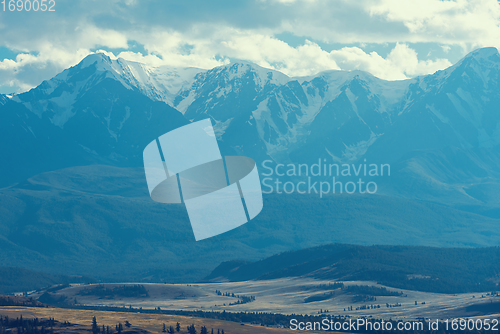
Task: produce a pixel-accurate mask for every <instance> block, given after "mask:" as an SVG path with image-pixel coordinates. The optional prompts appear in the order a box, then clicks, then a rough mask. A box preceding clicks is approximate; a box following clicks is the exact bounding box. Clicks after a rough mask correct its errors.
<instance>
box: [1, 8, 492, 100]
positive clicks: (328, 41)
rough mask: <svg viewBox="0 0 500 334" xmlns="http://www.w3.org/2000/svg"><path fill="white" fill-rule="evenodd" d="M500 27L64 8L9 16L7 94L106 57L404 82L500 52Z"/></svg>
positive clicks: (404, 15) (366, 11) (361, 15)
mask: <svg viewBox="0 0 500 334" xmlns="http://www.w3.org/2000/svg"><path fill="white" fill-rule="evenodd" d="M499 19H500V5H499V4H498V2H497V1H496V0H470V1H464V0H456V1H440V0H422V1H419V2H415V1H410V0H359V1H347V0H243V1H234V0H217V1H210V2H208V1H206V0H189V1H176V2H173V1H159V0H141V1H138V0H111V1H98V0H72V1H63V0H61V1H58V2H57V8H56V12H51V13H16V15H13V13H7V12H0V35H1V36H2V39H1V41H0V46H3V47H6V48H8V49H10V50H13V51H15V52H17V53H19V56H18V58H16V59H11V60H3V61H2V62H0V76H1V78H2V82H0V85H4V86H5V85H7V86H8V88H9V87H17V88H15V89H16V90H18V91H19V90H23V89H26V87H33V86H35V85H38V84H39V83H40V82H41V81H42V80H43V79H48V78H50V77H51V76H53V75H55V74H57V73H58V72H60V71H61V70H63V69H64V68H66V67H69V66H72V65H75V64H76V63H77V62H78V61H80V60H81V59H82V58H83V57H84V56H85V55H87V54H89V53H91V52H92V51H96V50H105V51H108V52H111V53H113V54H116V55H117V56H120V57H123V58H125V59H129V60H135V61H140V62H145V63H147V64H150V65H153V66H160V65H170V66H182V67H184V66H195V67H201V68H212V67H214V66H217V65H221V64H225V63H227V62H229V61H230V60H234V59H242V60H248V61H252V62H255V63H257V64H259V65H261V66H264V67H271V68H274V69H277V70H280V71H282V72H284V73H286V74H288V75H290V76H302V75H310V74H314V73H317V72H319V71H323V70H329V69H348V70H350V69H360V70H365V71H368V72H370V73H372V74H374V75H376V76H378V77H381V78H384V79H403V78H407V77H411V76H415V75H421V74H427V73H432V72H434V71H435V70H438V69H442V68H445V67H446V66H448V65H450V64H451V62H450V59H453V61H456V60H457V59H458V58H459V57H461V56H463V55H464V53H465V52H468V51H470V50H471V49H473V48H476V47H482V46H497V47H500V27H499V25H498V20H499ZM284 33H287V34H289V35H290V36H295V37H297V39H298V40H301V41H302V42H298V43H296V44H294V45H290V44H289V43H287V42H285V41H284V40H283V39H281V38H279V37H278V36H281V35H282V34H284ZM415 43H417V44H415ZM418 43H420V44H422V45H431V44H432V45H434V46H435V48H434V49H433V50H434V51H433V52H429V50H427V51H425V52H423V51H422V52H421V51H419V50H418V45H419V44H418ZM133 44H138V45H140V46H141V48H142V49H141V50H136V49H134V48H133V47H132V45H133ZM373 45H391V47H390V48H387V47H386V48H387V49H388V50H387V52H381V51H380V50H377V51H378V52H376V51H374V48H373ZM458 46H460V48H461V49H460V48H458ZM370 48H371V49H370ZM391 48H392V50H391ZM457 49H458V50H461V51H459V52H458V54H457V51H456V50H457ZM435 50H438V51H435ZM417 51H418V52H417ZM0 60H1V59H0ZM0 89H1V88H0ZM9 89H10V88H9ZM2 91H5V89H2Z"/></svg>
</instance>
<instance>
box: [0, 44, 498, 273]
mask: <svg viewBox="0 0 500 334" xmlns="http://www.w3.org/2000/svg"><path fill="white" fill-rule="evenodd" d="M499 74H500V55H499V53H498V51H497V49H495V48H484V49H478V50H475V51H473V52H471V53H470V54H468V55H467V56H466V57H464V58H463V59H462V60H460V61H459V62H458V63H457V64H455V65H453V66H451V67H449V68H447V69H445V70H443V71H438V72H436V73H434V74H431V75H426V76H420V77H416V78H413V79H408V80H402V81H385V80H381V79H378V78H376V77H374V76H372V75H370V74H368V73H366V72H362V71H350V72H347V71H326V72H321V73H318V74H317V75H314V76H310V77H298V78H294V77H288V76H286V75H284V74H282V73H280V72H278V71H274V70H271V69H265V68H262V67H260V66H258V65H255V64H252V63H248V62H235V63H230V64H227V65H224V66H220V67H216V68H213V69H210V70H204V69H197V68H172V67H165V66H164V67H151V66H148V65H145V64H140V63H136V62H132V61H127V60H124V59H121V58H118V59H110V58H109V57H107V56H106V55H104V54H92V55H89V56H87V57H86V58H85V59H83V60H82V61H81V62H80V63H79V64H77V65H76V66H74V67H71V68H68V69H66V70H64V71H63V72H61V73H60V74H58V75H56V76H55V77H54V78H52V79H50V80H47V81H44V82H43V83H42V84H40V85H39V86H38V87H36V88H33V89H31V90H30V91H28V92H25V93H21V94H16V95H0V140H1V142H2V143H3V144H2V145H1V146H0V154H1V156H2V157H3V159H2V160H3V162H4V163H3V164H2V165H1V166H0V187H2V188H0V198H1V200H0V217H1V220H0V249H1V250H2V251H1V252H0V260H1V263H2V265H8V266H20V267H24V268H27V269H34V270H44V269H46V270H48V271H50V272H51V273H52V272H53V273H56V274H67V275H78V274H82V273H84V274H85V275H88V276H92V277H96V278H103V279H113V280H120V279H141V280H160V279H164V280H168V281H179V280H193V279H200V278H202V277H204V276H206V275H207V274H208V273H209V272H210V270H211V269H213V268H214V267H215V266H216V265H217V264H219V263H220V262H222V261H226V260H230V259H233V258H242V259H245V260H258V259H260V258H263V257H266V256H270V255H273V254H275V253H278V252H282V251H287V250H291V249H299V248H304V247H310V246H317V245H321V244H325V243H331V242H339V241H342V242H344V243H353V244H363V245H372V244H391V245H395V244H411V245H428V246H467V247H470V246H472V247H477V246H496V245H498V244H499V242H498V240H500V239H498V233H499V230H498V228H497V226H498V224H499V223H500V197H499V196H498V189H500V167H499V166H500V111H499V110H500V109H499V108H498V105H499V104H498V102H500V90H499V89H498V88H499ZM205 118H210V119H211V120H212V123H213V125H214V130H215V134H216V137H217V140H218V142H219V145H220V149H221V152H222V154H223V155H245V156H249V157H251V158H253V159H254V160H255V161H257V164H258V166H259V167H260V164H261V163H262V162H263V161H265V160H269V161H271V165H273V166H276V165H277V164H309V165H311V164H314V163H318V160H321V161H325V162H327V163H335V164H354V165H356V164H365V163H366V164H372V163H373V164H389V165H390V166H391V175H390V176H388V177H384V178H380V179H377V182H378V184H379V192H378V194H376V195H365V196H362V195H359V194H355V195H346V194H344V195H342V196H340V195H339V196H337V195H335V196H334V195H332V196H328V197H327V198H319V197H318V196H317V195H316V196H315V195H310V196H309V195H308V196H305V195H304V196H302V195H298V194H293V195H286V194H284V195H283V194H282V195H280V194H270V195H266V196H265V198H264V200H265V205H264V210H263V212H262V213H261V215H259V216H258V217H257V218H256V219H255V220H254V221H252V222H250V223H248V224H246V225H243V226H242V227H240V228H238V229H236V230H234V231H231V232H228V233H226V234H224V235H222V236H220V237H216V238H213V240H208V241H206V242H201V243H195V242H194V241H193V237H192V231H191V230H190V227H189V222H188V219H187V215H186V213H185V211H184V210H183V208H182V207H181V206H179V205H163V204H162V205H160V204H158V203H154V202H152V201H151V199H150V198H149V196H148V192H147V185H146V181H145V177H144V173H143V169H142V151H143V149H144V147H145V146H146V145H147V144H148V143H149V142H151V141H152V140H154V139H155V138H157V137H158V136H160V135H162V134H164V133H166V132H168V131H170V130H173V129H175V128H178V127H180V126H182V125H185V124H188V123H189V122H193V121H196V120H201V119H205ZM260 172H261V173H262V170H260ZM89 271H95V273H93V274H89V273H88V272H89Z"/></svg>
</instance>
